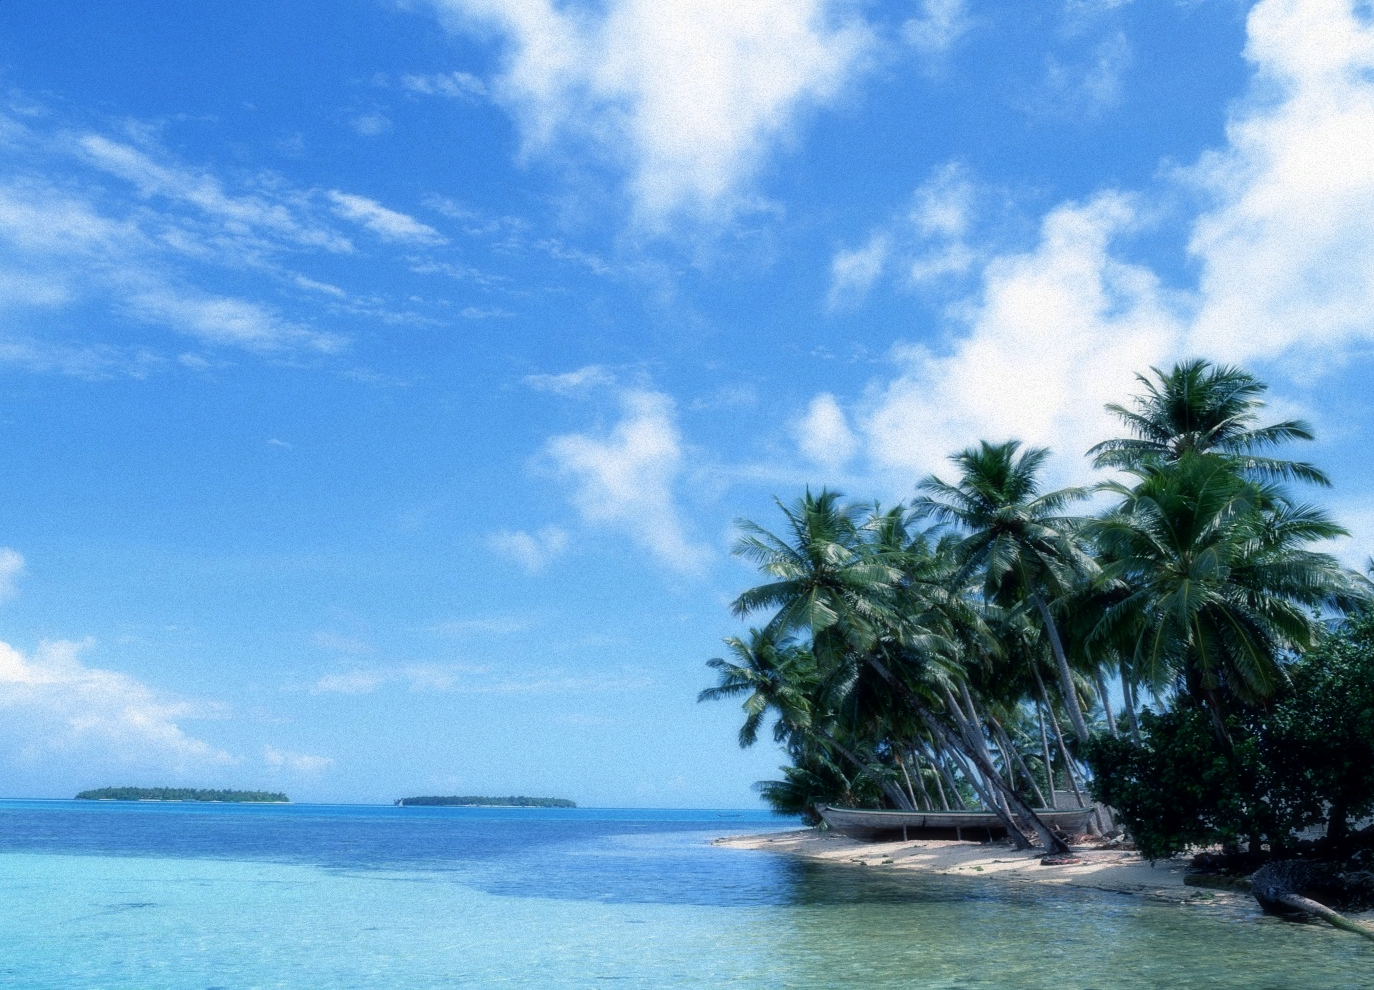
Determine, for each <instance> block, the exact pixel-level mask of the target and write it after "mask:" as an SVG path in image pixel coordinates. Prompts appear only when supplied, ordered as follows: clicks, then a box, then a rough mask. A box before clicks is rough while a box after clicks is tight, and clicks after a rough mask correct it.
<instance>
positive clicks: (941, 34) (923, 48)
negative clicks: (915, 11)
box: [902, 0, 973, 57]
mask: <svg viewBox="0 0 1374 990" xmlns="http://www.w3.org/2000/svg"><path fill="white" fill-rule="evenodd" d="M920 8H921V13H920V15H919V16H917V17H913V18H911V19H910V20H908V21H907V22H906V23H905V24H903V25H902V40H903V41H905V42H906V43H907V44H908V45H911V46H912V47H913V48H915V49H916V50H917V51H918V52H920V53H921V54H922V55H925V56H927V57H930V56H935V55H941V54H944V53H945V52H947V51H949V49H951V48H953V47H954V45H955V43H956V42H957V41H958V40H959V39H960V38H962V37H963V36H964V35H965V34H966V33H968V30H969V29H970V28H971V27H972V26H973V20H972V18H970V17H969V15H968V4H967V2H966V0H921V2H920Z"/></svg>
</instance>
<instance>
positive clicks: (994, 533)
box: [912, 440, 1095, 740]
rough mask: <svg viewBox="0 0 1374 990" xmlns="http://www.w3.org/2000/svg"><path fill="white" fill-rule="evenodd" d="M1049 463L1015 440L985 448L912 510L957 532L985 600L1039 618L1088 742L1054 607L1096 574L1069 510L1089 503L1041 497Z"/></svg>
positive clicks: (964, 456) (1074, 718)
mask: <svg viewBox="0 0 1374 990" xmlns="http://www.w3.org/2000/svg"><path fill="white" fill-rule="evenodd" d="M1047 457H1049V451H1048V450H1046V449H1044V448H1042V447H1029V448H1027V449H1025V450H1024V451H1023V450H1022V449H1021V444H1020V442H1019V441H1017V440H1010V441H1007V442H1006V443H1001V444H990V443H988V442H986V441H984V442H982V443H981V444H979V445H978V446H977V447H969V448H967V449H966V450H963V451H961V452H960V453H958V454H955V455H953V456H952V457H951V458H950V460H952V461H953V462H954V463H955V464H957V465H958V466H959V480H958V481H957V482H955V483H954V484H949V483H947V482H944V481H941V480H940V479H939V478H937V477H935V476H933V475H932V476H931V477H928V478H926V479H925V480H924V481H922V482H921V484H920V486H919V491H921V492H923V493H924V494H922V495H921V496H920V497H918V498H917V499H916V500H915V502H914V503H913V505H912V507H913V509H914V510H915V511H916V512H917V513H918V514H920V515H923V516H927V517H929V518H932V519H935V520H936V521H938V522H941V523H945V524H948V525H951V526H953V527H955V528H956V529H957V530H959V531H960V532H961V533H962V534H964V535H963V539H962V540H961V541H960V543H959V544H958V545H957V547H956V553H957V555H958V557H959V559H960V562H961V566H962V568H963V573H964V575H966V576H973V575H977V576H978V577H980V578H981V582H982V585H983V594H984V595H985V596H986V597H987V599H988V600H989V601H992V602H996V603H997V604H999V605H1004V606H1006V605H1018V604H1021V603H1024V604H1029V605H1030V606H1032V607H1033V608H1034V609H1035V610H1036V611H1037V612H1038V613H1039V614H1040V618H1041V621H1042V622H1043V623H1044V625H1045V632H1046V635H1047V636H1048V638H1049V641H1050V648H1051V650H1052V651H1053V653H1054V660H1055V664H1056V667H1057V670H1058V674H1059V687H1060V691H1061V692H1062V694H1063V696H1064V706H1065V708H1066V709H1067V710H1068V713H1069V719H1070V721H1071V723H1072V725H1073V730H1074V733H1075V734H1076V735H1077V736H1078V738H1079V740H1086V739H1087V737H1088V726H1087V722H1086V721H1085V720H1084V718H1083V709H1082V706H1080V705H1079V703H1078V694H1077V691H1076V690H1075V688H1074V683H1073V673H1072V672H1071V671H1070V669H1069V661H1068V657H1067V655H1066V653H1065V650H1064V644H1063V640H1062V639H1061V638H1060V635H1059V628H1058V626H1057V625H1056V623H1055V620H1054V616H1053V614H1052V613H1051V611H1050V604H1049V599H1051V598H1055V597H1059V596H1061V595H1063V594H1065V593H1066V592H1067V591H1068V590H1069V589H1070V588H1072V587H1073V585H1074V583H1075V580H1076V579H1078V578H1080V577H1081V576H1082V575H1083V574H1085V573H1090V572H1092V571H1093V570H1094V568H1095V565H1094V564H1093V561H1092V558H1091V557H1090V556H1089V555H1088V554H1087V552H1086V551H1085V549H1084V547H1083V545H1082V544H1081V542H1080V540H1079V539H1078V537H1077V535H1076V533H1075V525H1076V523H1075V521H1074V520H1073V519H1072V518H1070V517H1069V516H1067V515H1065V509H1066V508H1067V507H1068V506H1069V505H1070V504H1071V503H1073V502H1075V501H1077V500H1079V499H1081V498H1083V497H1085V494H1086V493H1085V492H1083V491H1082V490H1081V489H1077V488H1065V489H1061V490H1059V491H1052V492H1043V493H1042V492H1041V490H1040V479H1039V472H1040V469H1041V467H1043V465H1044V463H1045V459H1046V458H1047Z"/></svg>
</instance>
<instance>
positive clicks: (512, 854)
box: [0, 801, 1374, 990]
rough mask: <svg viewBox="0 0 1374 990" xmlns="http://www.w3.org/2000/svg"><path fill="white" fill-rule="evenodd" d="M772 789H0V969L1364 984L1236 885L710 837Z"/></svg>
mask: <svg viewBox="0 0 1374 990" xmlns="http://www.w3.org/2000/svg"><path fill="white" fill-rule="evenodd" d="M793 825H794V823H791V822H788V821H787V820H784V819H777V818H774V817H772V816H770V815H767V814H765V813H760V812H733V811H718V812H717V811H643V810H633V811H628V810H595V809H585V810H584V809H578V810H542V809H530V810H515V809H511V810H505V809H480V808H395V807H383V806H322V805H276V806H273V805H195V804H123V803H109V802H76V801H71V802H66V801H29V802H24V801H10V802H0V987H23V988H26V990H27V988H33V990H40V988H42V990H47V988H52V990H59V988H60V990H84V988H101V990H114V988H129V990H135V988H137V990H164V988H168V990H170V988H176V990H249V988H283V990H333V988H357V990H363V988H366V990H391V988H413V990H422V988H438V987H444V988H451V987H466V988H473V987H522V988H523V987H530V988H536V987H537V988H563V987H575V988H593V987H595V988H603V990H604V988H608V987H618V988H627V990H628V988H659V987H740V988H755V987H758V988H821V987H827V988H828V987H844V988H859V990H863V988H894V990H895V988H899V987H900V988H941V990H974V988H1053V990H1068V988H1104V990H1105V988H1118V987H1120V988H1135V987H1160V988H1182V987H1199V988H1201V987H1208V988H1213V987H1237V988H1240V987H1244V988H1247V990H1264V988H1323V990H1325V988H1342V987H1349V988H1357V987H1358V988H1369V987H1372V986H1374V948H1371V947H1370V945H1369V943H1367V942H1364V941H1362V940H1360V939H1358V938H1354V937H1352V936H1350V935H1347V934H1343V933H1340V932H1336V931H1334V930H1330V929H1326V928H1322V927H1317V926H1312V925H1294V924H1289V923H1284V922H1280V921H1277V920H1274V919H1269V918H1263V917H1260V916H1259V915H1258V914H1257V912H1255V911H1253V910H1250V909H1248V907H1247V908H1245V909H1231V910H1223V909H1218V908H1215V907H1210V906H1198V907H1191V906H1190V907H1178V906H1172V905H1160V904H1154V903H1150V902H1147V901H1143V900H1141V899H1139V898H1132V897H1127V896H1122V895H1116V894H1106V893H1101V894H1098V893H1095V892H1091V891H1081V890H1077V891H1072V892H1060V891H1055V890H1046V889H1033V890H1032V889H1029V888H1016V887H1008V886H1005V885H999V884H997V883H993V882H989V881H982V880H977V879H965V878H962V877H961V878H941V877H922V876H917V875H912V874H909V873H908V874H902V875H899V876H894V875H892V874H891V873H889V872H886V871H883V870H880V869H865V868H861V867H852V866H840V865H833V864H817V863H809V862H801V861H797V860H792V859H788V858H784V857H780V856H775V855H771V854H769V853H764V852H750V851H743V850H736V849H722V848H716V847H712V846H711V845H710V844H709V841H710V839H712V838H713V837H716V836H720V835H727V834H733V833H747V832H759V831H765V830H769V829H776V828H786V827H792V826H793Z"/></svg>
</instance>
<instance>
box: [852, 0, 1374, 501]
mask: <svg viewBox="0 0 1374 990" xmlns="http://www.w3.org/2000/svg"><path fill="white" fill-rule="evenodd" d="M1246 57H1247V58H1248V59H1249V60H1250V61H1251V63H1252V64H1253V65H1254V68H1255V79H1254V82H1253V86H1252V94H1251V95H1250V96H1249V97H1248V98H1247V99H1246V100H1245V101H1242V102H1241V103H1239V104H1237V106H1236V108H1235V109H1234V110H1233V112H1232V116H1231V119H1230V122H1229V126H1228V129H1227V135H1228V141H1227V144H1226V146H1225V147H1224V148H1222V149H1219V150H1217V151H1215V152H1211V153H1208V154H1206V155H1204V156H1202V158H1201V160H1200V161H1199V162H1198V163H1197V165H1195V166H1194V167H1192V168H1190V169H1186V170H1179V171H1177V172H1175V173H1173V175H1172V179H1174V180H1176V181H1180V182H1185V183H1188V184H1191V185H1192V187H1193V188H1194V189H1200V190H1201V191H1202V192H1203V193H1205V194H1206V196H1207V197H1208V198H1207V201H1206V202H1205V204H1204V206H1203V208H1202V211H1201V212H1200V213H1199V214H1198V215H1197V216H1196V217H1195V218H1194V219H1193V221H1192V222H1191V238H1190V241H1189V252H1190V254H1191V256H1192V258H1193V259H1194V260H1195V261H1196V262H1197V265H1198V268H1199V270H1200V278H1199V280H1198V283H1197V285H1196V286H1195V287H1191V288H1186V289H1179V290H1170V289H1169V288H1168V287H1166V286H1164V285H1163V284H1162V282H1161V280H1160V279H1159V278H1158V277H1157V276H1156V274H1155V273H1154V272H1153V271H1152V270H1151V269H1149V268H1147V267H1145V266H1143V265H1140V264H1135V263H1131V262H1128V261H1125V260H1123V258H1122V251H1121V248H1120V245H1119V243H1118V242H1119V241H1120V239H1121V238H1122V236H1123V235H1125V234H1128V233H1129V232H1131V231H1132V230H1134V229H1136V228H1137V227H1138V226H1139V224H1140V223H1141V217H1142V215H1143V214H1149V213H1151V212H1153V211H1152V209H1151V207H1150V204H1149V202H1148V200H1146V199H1144V198H1142V197H1133V196H1128V195H1123V194H1121V193H1118V192H1113V191H1106V192H1103V193H1101V194H1099V195H1097V196H1096V197H1094V198H1092V199H1091V200H1090V201H1088V202H1086V203H1080V204H1074V203H1069V204H1064V205H1061V206H1059V207H1057V208H1055V209H1054V210H1052V211H1051V212H1050V213H1049V214H1047V216H1046V217H1045V218H1044V221H1043V224H1042V229H1041V234H1040V239H1039V243H1038V244H1037V245H1035V246H1034V247H1033V248H1031V249H1030V250H1027V251H1022V252H1018V253H1012V254H1001V255H997V256H993V257H991V258H989V259H987V260H986V261H984V262H983V266H982V269H981V272H980V273H979V275H980V277H979V288H978V290H977V292H976V293H974V294H973V295H971V296H970V297H968V298H966V299H964V300H963V301H962V302H961V303H960V304H959V305H957V306H954V307H952V308H951V310H950V312H951V314H952V315H951V320H952V324H951V330H952V333H951V336H950V337H949V339H948V340H947V341H945V342H944V343H943V344H942V345H941V346H940V347H939V348H917V347H912V346H905V345H904V346H899V347H897V348H896V349H895V351H894V358H895V360H896V362H897V363H898V365H899V366H900V369H901V370H900V371H899V373H898V374H897V375H896V377H895V378H893V379H891V380H889V381H887V382H881V383H876V384H875V385H874V386H873V388H872V389H871V390H870V392H869V393H868V395H867V396H866V397H865V398H864V400H862V401H861V402H859V403H857V404H856V406H855V414H856V417H857V419H858V421H859V424H860V432H861V433H862V435H863V437H864V440H865V443H866V451H867V453H868V454H869V456H870V458H871V460H872V462H873V465H874V466H875V467H877V468H879V469H880V470H887V471H894V472H898V474H899V475H900V476H901V477H903V478H910V479H912V480H914V478H915V476H917V475H919V474H922V473H924V472H927V471H931V470H936V469H941V468H943V467H945V465H943V464H942V463H941V462H942V459H943V458H944V456H945V455H946V454H947V453H948V452H950V451H952V450H956V449H959V448H960V447H963V446H964V445H967V444H969V443H972V442H974V441H975V440H977V439H980V438H987V439H990V440H999V439H1005V438H1008V437H1019V438H1021V439H1023V440H1026V441H1027V442H1030V443H1036V444H1046V445H1051V446H1054V447H1055V448H1056V449H1058V450H1059V451H1060V452H1061V453H1062V454H1064V455H1066V456H1065V457H1064V458H1062V459H1061V460H1060V462H1059V470H1060V473H1061V474H1063V475H1065V476H1067V477H1075V476H1076V477H1080V478H1081V477H1082V476H1083V474H1084V472H1085V470H1086V467H1087V465H1086V461H1085V460H1083V459H1081V454H1082V453H1083V451H1084V450H1086V448H1087V447H1088V446H1090V445H1091V444H1092V443H1093V442H1096V441H1097V440H1100V439H1102V438H1103V437H1106V436H1111V435H1114V433H1115V431H1118V430H1119V429H1120V425H1119V424H1117V423H1116V422H1115V421H1114V420H1112V419H1110V418H1109V417H1107V415H1106V414H1105V413H1104V412H1103V410H1102V406H1103V404H1104V403H1106V402H1108V401H1120V400H1121V399H1123V398H1124V397H1126V396H1129V395H1130V394H1132V393H1133V392H1134V391H1135V389H1136V385H1135V383H1134V382H1133V380H1132V375H1133V373H1135V372H1139V371H1144V370H1146V369H1148V368H1149V367H1150V366H1151V365H1156V364H1164V363H1167V362H1169V361H1172V360H1176V359H1178V358H1181V357H1185V356H1191V355H1195V354H1198V355H1203V356H1206V357H1210V358H1214V359H1218V360H1226V361H1241V362H1250V363H1253V362H1257V361H1258V362H1269V363H1270V366H1271V368H1273V369H1274V370H1277V371H1279V372H1280V373H1282V371H1284V370H1285V369H1286V370H1287V371H1289V372H1291V373H1294V374H1298V375H1303V376H1311V375H1312V374H1314V373H1320V372H1321V371H1322V370H1323V368H1324V367H1326V366H1327V365H1328V364H1330V363H1335V362H1341V361H1344V360H1347V359H1348V358H1349V356H1350V355H1351V354H1353V353H1354V352H1356V351H1358V350H1359V349H1360V348H1367V347H1368V345H1369V344H1370V343H1371V342H1374V239H1371V238H1370V236H1369V231H1370V230H1374V23H1371V22H1370V20H1369V18H1368V17H1367V16H1365V15H1363V14H1361V13H1359V12H1358V11H1357V8H1356V5H1354V4H1352V3H1351V2H1350V0H1263V2H1261V3H1259V4H1257V5H1256V6H1255V7H1254V8H1253V10H1252V11H1251V14H1250V18H1249V42H1248V44H1247V47H1246ZM1169 191H1170V192H1172V191H1174V190H1172V189H1171V190H1169ZM948 226H949V228H950V229H951V230H954V229H957V228H958V226H959V224H957V223H954V222H952V221H951V223H950V224H949V225H948Z"/></svg>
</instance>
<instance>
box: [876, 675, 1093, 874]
mask: <svg viewBox="0 0 1374 990" xmlns="http://www.w3.org/2000/svg"><path fill="white" fill-rule="evenodd" d="M866 659H867V661H868V664H869V666H871V667H872V668H873V670H874V671H875V672H876V673H877V674H878V676H879V677H881V678H882V679H883V680H885V681H886V682H887V683H888V684H890V685H892V686H893V687H894V688H895V689H896V690H897V693H898V694H900V695H902V697H903V699H904V700H905V701H906V703H907V704H909V705H910V706H911V710H912V712H913V713H914V714H916V715H918V716H920V718H921V719H922V720H923V721H924V722H925V723H926V727H927V728H929V729H930V731H931V732H932V733H934V734H935V738H936V739H938V740H939V742H940V744H941V745H942V746H944V747H945V748H946V749H948V750H950V751H951V752H955V751H957V750H958V749H959V747H958V746H956V745H954V744H955V743H956V742H957V739H955V738H954V737H952V736H951V735H950V733H949V732H948V730H946V729H945V727H944V726H943V725H942V724H941V723H940V721H939V719H938V718H936V717H935V713H934V712H932V711H931V710H930V709H929V708H928V707H927V706H926V704H925V703H924V702H923V701H922V700H921V699H920V697H918V696H917V694H916V692H915V691H913V690H911V688H909V687H907V686H906V684H904V683H903V682H902V681H900V680H898V679H897V678H896V677H894V676H893V675H892V672H891V671H889V670H888V669H887V667H886V666H885V665H884V664H883V663H882V662H881V661H880V660H878V659H877V658H876V657H873V656H869V657H867V658H866ZM963 755H964V756H966V757H969V758H970V760H971V762H972V763H973V765H974V766H976V767H977V768H978V770H979V772H980V773H982V774H983V775H984V776H985V777H986V778H987V780H988V781H989V783H991V784H993V785H994V786H995V787H996V788H997V789H998V790H999V791H1001V792H1002V793H1003V795H1004V797H1005V798H1006V801H1007V804H1008V806H1009V807H1010V808H1012V809H1014V811H1015V813H1016V814H1017V815H1019V816H1020V817H1021V818H1022V820H1023V821H1025V822H1026V824H1027V825H1029V826H1030V827H1031V828H1032V829H1034V830H1035V834H1036V836H1037V837H1038V838H1039V839H1040V841H1041V843H1042V844H1043V845H1044V847H1045V850H1046V851H1047V852H1049V853H1050V854H1056V853H1066V852H1068V851H1069V847H1068V844H1067V843H1065V842H1064V840H1063V839H1061V838H1059V837H1058V836H1057V835H1055V834H1054V832H1052V831H1051V830H1050V828H1049V826H1047V825H1046V824H1045V823H1044V822H1042V821H1041V820H1040V816H1039V815H1037V814H1036V813H1035V811H1034V809H1032V808H1031V806H1030V805H1028V804H1026V802H1025V801H1023V800H1021V798H1020V796H1019V795H1018V794H1017V793H1016V789H1015V788H1014V787H1010V786H1008V784H1007V782H1006V781H1005V780H1003V779H1002V777H1001V775H1000V774H998V773H997V768H996V767H994V766H992V764H991V763H990V762H989V763H987V764H986V765H982V764H983V762H984V761H983V759H982V754H981V753H979V752H977V750H974V751H973V752H968V753H964V754H963ZM999 815H1000V812H999ZM1007 824H1009V825H1010V826H1011V832H1010V834H1011V836H1012V839H1013V840H1016V839H1017V838H1018V837H1019V838H1020V841H1021V842H1025V841H1026V840H1025V836H1024V835H1022V834H1021V830H1020V829H1019V828H1017V827H1016V823H1015V822H1014V821H1012V822H1009V823H1007Z"/></svg>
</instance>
